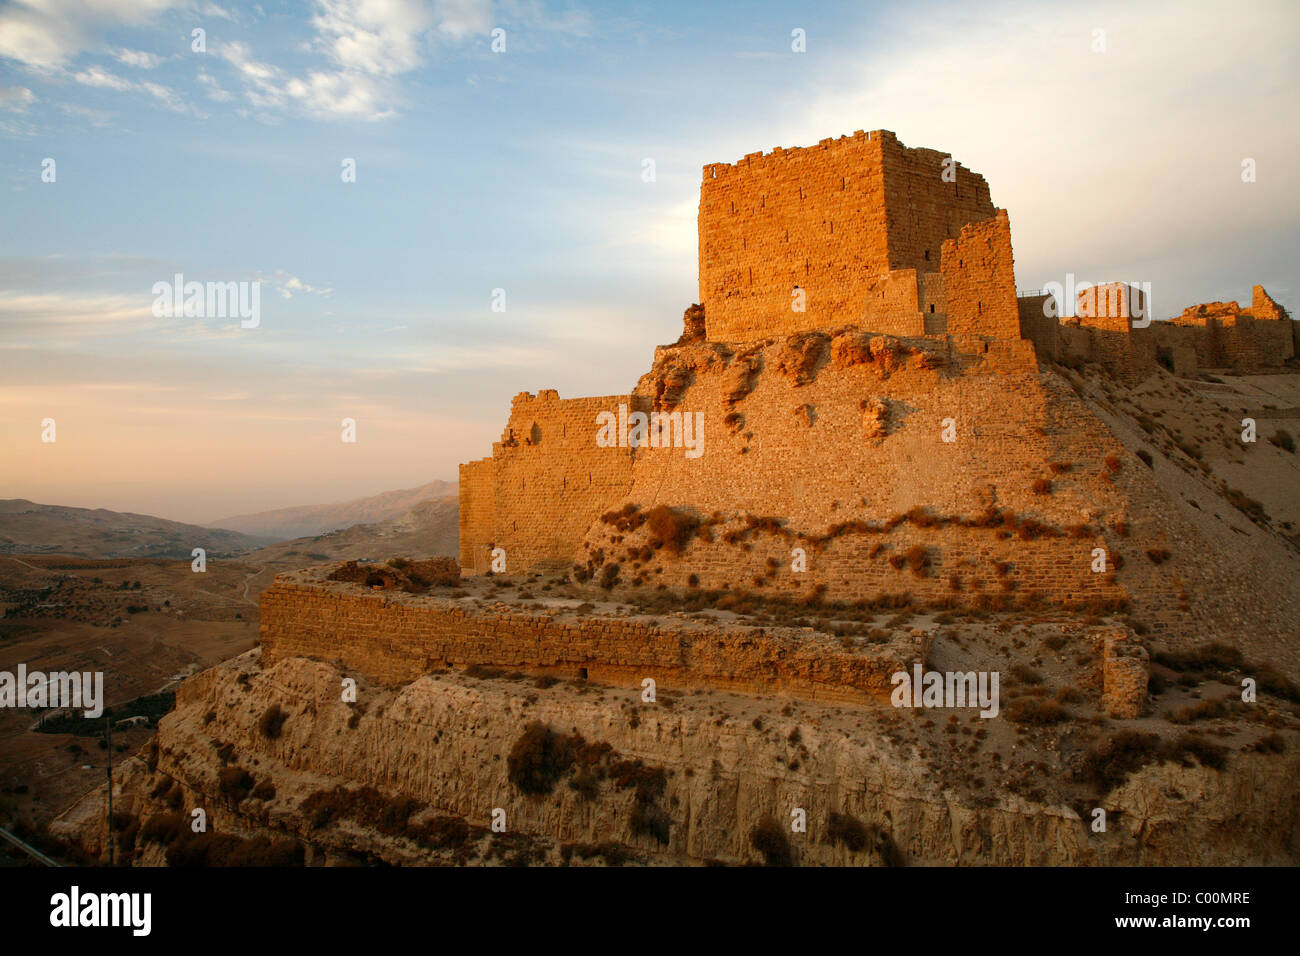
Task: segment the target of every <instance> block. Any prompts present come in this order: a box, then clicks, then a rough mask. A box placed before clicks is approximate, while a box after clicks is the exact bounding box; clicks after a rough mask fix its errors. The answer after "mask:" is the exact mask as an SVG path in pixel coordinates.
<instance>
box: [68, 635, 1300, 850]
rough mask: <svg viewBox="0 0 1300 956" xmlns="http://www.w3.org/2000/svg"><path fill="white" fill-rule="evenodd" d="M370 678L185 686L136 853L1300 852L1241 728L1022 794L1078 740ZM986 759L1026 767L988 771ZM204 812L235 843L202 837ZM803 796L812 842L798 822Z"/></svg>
mask: <svg viewBox="0 0 1300 956" xmlns="http://www.w3.org/2000/svg"><path fill="white" fill-rule="evenodd" d="M470 674H477V675H478V676H470ZM347 676H349V675H345V674H343V673H342V672H340V671H339V670H337V669H336V668H335V667H334V666H332V665H330V664H327V663H322V662H319V661H311V660H307V659H303V658H290V659H286V660H282V661H280V662H279V663H277V664H275V665H274V666H273V667H270V668H268V669H263V668H262V667H261V662H260V651H256V650H255V651H252V652H250V653H248V654H246V655H244V656H242V657H240V658H236V659H234V660H232V661H228V662H226V663H225V664H222V665H220V666H218V667H215V668H212V669H210V670H208V671H205V672H203V673H201V674H199V675H197V676H195V677H193V678H191V679H190V680H188V681H186V682H185V684H184V685H183V686H182V688H181V690H180V693H179V695H178V699H177V705H176V709H175V711H174V712H173V713H171V714H170V715H168V716H167V717H166V718H165V719H164V720H163V721H162V723H161V725H160V729H159V734H158V739H157V742H156V749H152V750H150V751H146V752H145V753H143V754H142V755H141V756H140V757H139V758H137V759H135V760H133V761H131V762H129V763H128V765H127V767H126V768H125V769H124V770H123V772H122V774H121V776H119V778H118V783H117V787H116V794H115V810H116V811H117V813H118V819H117V830H118V833H117V842H118V846H119V858H123V851H124V850H128V851H129V852H127V853H126V854H125V856H127V857H131V858H133V859H134V861H135V862H136V863H137V864H151V863H159V862H164V861H170V862H173V863H175V862H178V861H183V860H186V859H189V860H191V861H192V859H193V856H194V854H195V853H197V854H198V855H199V858H200V859H201V860H202V859H203V854H204V853H208V854H209V855H208V856H207V858H206V860H204V861H205V862H217V859H216V858H215V857H214V856H213V855H211V854H217V850H218V849H219V847H218V848H214V845H213V841H214V840H215V839H217V838H216V837H213V836H211V834H213V833H215V834H218V835H220V839H224V840H226V841H227V842H228V843H229V844H230V845H231V847H234V849H231V847H227V848H226V850H223V851H222V852H224V853H227V855H229V854H230V853H236V851H238V853H244V854H246V855H247V854H249V853H252V851H250V850H249V848H250V847H252V848H254V849H255V850H257V851H258V852H263V853H270V854H272V855H274V853H275V852H277V851H276V849H275V848H277V847H280V848H283V847H285V846H288V845H289V844H287V843H276V842H275V841H280V840H292V841H296V842H297V843H298V844H300V845H302V846H303V847H304V848H305V855H304V857H303V858H304V859H305V862H307V863H310V864H320V863H326V864H340V863H355V862H366V861H384V862H387V863H395V864H411V863H453V862H454V863H471V864H472V863H486V864H492V863H559V862H572V863H575V864H576V863H581V862H592V863H599V862H604V863H617V862H621V861H626V862H640V863H647V864H655V863H700V862H706V861H717V862H723V863H730V864H744V863H751V862H762V861H764V860H766V861H768V862H784V861H789V862H793V863H796V864H799V865H819V864H820V865H887V864H904V865H917V864H928V865H953V864H976V865H979V864H992V865H1025V864H1027V865H1061V864H1064V865H1096V864H1146V865H1168V864H1194V865H1199V864H1219V865H1224V864H1242V863H1266V864H1267V863H1272V864H1281V863H1285V864H1294V863H1295V862H1296V861H1297V859H1298V858H1300V839H1298V838H1297V827H1296V823H1297V794H1296V787H1295V780H1296V779H1297V777H1298V772H1300V751H1298V750H1297V748H1296V746H1295V738H1296V736H1297V735H1296V734H1295V733H1294V732H1290V731H1288V732H1287V733H1286V734H1285V737H1286V740H1285V741H1284V742H1283V741H1281V738H1280V737H1279V735H1277V734H1274V735H1273V737H1274V738H1276V739H1277V741H1278V742H1276V743H1275V744H1274V745H1273V746H1272V747H1271V748H1270V747H1258V746H1252V745H1251V744H1250V740H1251V739H1252V736H1251V735H1247V736H1245V737H1242V738H1240V739H1241V740H1242V744H1241V746H1240V747H1237V748H1234V749H1235V750H1236V751H1237V752H1234V753H1232V754H1231V757H1230V759H1229V760H1228V761H1227V763H1226V765H1225V766H1224V769H1222V770H1216V769H1212V768H1211V767H1209V766H1202V765H1200V762H1199V761H1195V760H1190V759H1185V760H1183V761H1181V762H1178V761H1165V762H1151V763H1148V764H1147V765H1145V766H1143V767H1141V768H1140V769H1138V770H1136V771H1135V772H1133V773H1132V774H1131V775H1130V776H1129V777H1128V779H1127V780H1126V781H1125V782H1123V783H1121V784H1119V785H1118V786H1117V787H1115V788H1114V789H1112V790H1111V791H1110V792H1109V793H1106V794H1100V793H1098V794H1096V795H1095V797H1094V798H1092V799H1089V798H1088V797H1087V796H1086V790H1075V791H1074V792H1073V797H1071V796H1070V795H1068V794H1066V793H1065V792H1064V791H1061V792H1057V791H1051V792H1049V793H1046V794H1044V793H1042V792H1034V791H1033V789H1032V788H1030V789H1029V790H1026V788H1025V787H1024V786H1023V785H1022V784H1017V783H1016V782H1015V781H1016V778H1017V772H1016V770H1017V767H1018V766H1019V765H1020V764H1023V765H1024V766H1027V767H1030V768H1031V769H1032V768H1033V767H1034V766H1035V764H1036V762H1041V763H1042V766H1043V767H1044V768H1045V770H1046V769H1049V768H1050V772H1045V773H1043V774H1042V777H1043V779H1047V778H1049V777H1051V778H1057V779H1064V778H1065V777H1067V776H1068V773H1067V772H1066V770H1067V767H1068V765H1069V764H1070V762H1071V760H1072V759H1074V757H1077V756H1078V755H1077V754H1073V751H1075V750H1077V749H1078V748H1077V745H1078V742H1079V741H1078V740H1077V739H1074V738H1073V737H1072V734H1075V733H1076V732H1075V731H1066V732H1064V733H1060V732H1054V733H1052V734H1047V735H1046V736H1043V735H1040V734H1039V732H1038V731H1032V730H1031V731H1026V730H1025V729H1020V730H1016V729H1014V728H1012V727H1010V726H1009V724H1008V722H1007V721H1005V720H991V721H982V720H981V718H979V717H978V716H977V714H976V713H975V712H974V711H956V712H954V716H953V717H952V719H951V720H950V721H949V723H950V724H951V725H952V726H951V727H940V726H937V725H935V722H934V721H930V720H925V719H923V718H924V717H925V715H923V714H920V713H919V712H909V711H907V710H898V709H894V708H891V707H890V706H889V705H888V704H882V705H880V706H875V707H861V708H843V707H840V708H836V707H833V706H823V705H816V704H807V703H801V702H796V701H789V700H780V699H775V700H774V699H763V698H752V697H745V696H741V695H735V694H727V693H720V692H711V691H696V692H685V693H680V694H679V693H674V692H673V691H672V690H671V689H660V691H659V693H658V695H657V696H658V699H657V701H656V702H653V703H650V702H643V701H642V699H641V692H639V691H636V690H629V689H621V688H611V687H601V686H597V685H594V684H590V683H587V682H581V681H573V682H570V681H564V682H555V681H554V680H553V679H549V678H540V679H528V678H524V677H523V676H522V675H501V674H496V675H494V674H492V673H491V672H486V671H482V670H479V671H473V670H472V671H470V672H468V673H467V672H451V671H449V672H444V673H438V674H430V675H427V676H425V677H421V678H420V679H418V680H416V681H414V682H412V683H409V684H407V685H405V686H402V687H394V688H383V687H379V686H372V685H369V684H367V683H366V682H365V681H364V680H361V679H358V685H357V699H356V702H355V703H348V702H345V701H344V700H343V696H344V692H345V690H346V687H347V685H346V684H345V682H344V680H345V677H347ZM354 679H355V678H354ZM958 714H959V715H960V716H959V717H958V716H956V715H958ZM1275 722H1276V721H1275ZM926 724H929V725H931V726H929V727H927V726H926ZM958 724H962V725H967V726H968V727H973V728H974V730H973V731H971V730H969V729H963V730H960V731H958V730H956V729H955V728H956V727H957V726H958ZM1252 733H1253V732H1252ZM1077 734H1079V735H1082V736H1084V737H1086V734H1087V730H1086V728H1084V729H1080V730H1078V731H1077ZM1278 749H1280V750H1281V751H1282V752H1281V753H1277V752H1275V751H1276V750H1278ZM994 752H996V753H997V754H998V756H996V757H993V756H992V754H993V753H994ZM1004 754H1005V756H1003V755H1004ZM1072 754H1073V756H1072ZM1119 759H1120V758H1119V757H1118V756H1117V757H1116V760H1119ZM977 764H978V765H991V766H992V767H994V768H1001V770H998V769H994V770H993V771H992V772H991V773H990V775H989V778H988V779H982V778H972V777H971V774H970V770H971V768H972V767H975V766H976V765H977ZM1039 782H1042V781H1039ZM336 788H343V789H342V790H339V789H336ZM367 788H370V789H367ZM1072 800H1073V803H1071V801H1072ZM102 801H103V792H102V791H100V792H99V793H98V794H97V795H92V797H91V798H88V799H87V800H85V801H82V803H80V804H78V805H77V806H76V807H74V808H72V809H71V810H70V811H68V812H67V813H65V814H64V816H63V817H62V818H61V819H60V820H59V821H58V822H57V823H56V824H55V826H54V827H53V829H54V831H55V832H56V833H61V834H62V835H64V836H65V837H68V838H71V839H75V840H78V841H79V842H81V843H82V844H83V845H84V846H85V847H86V848H87V849H89V850H90V851H91V852H92V853H103V852H104V851H105V849H106V846H105V844H106V840H105V836H106V830H105V827H104V823H103V819H104V814H103V803H102ZM1090 806H1099V807H1102V808H1105V809H1106V810H1107V815H1108V816H1107V818H1108V826H1107V832H1105V833H1094V832H1091V830H1090V828H1089V826H1087V825H1086V824H1085V822H1084V821H1083V820H1081V819H1080V815H1079V814H1080V812H1082V813H1085V814H1087V816H1088V820H1089V821H1091V818H1092V817H1091V811H1090ZM196 808H201V809H203V810H204V812H205V814H206V818H207V825H208V829H209V831H210V835H209V836H208V837H206V838H203V839H205V840H206V841H207V842H206V843H204V844H203V845H202V846H198V847H197V849H196V846H197V842H196V839H195V838H194V837H193V836H192V835H190V834H189V832H188V831H189V830H190V827H189V825H188V824H189V822H190V821H191V819H192V814H193V811H194V810H195V809H196ZM798 810H802V811H804V814H805V816H806V822H807V825H806V832H798V831H797V830H795V829H792V824H793V823H795V821H796V820H797V819H798V816H799V815H798V814H797V813H796V811H798ZM494 815H495V822H496V823H497V824H498V825H499V826H500V825H503V826H504V832H493V829H492V824H493V822H494ZM182 822H183V823H184V824H185V826H184V827H183V828H182V826H181V824H182ZM259 837H260V838H266V837H270V838H271V841H270V842H268V841H267V840H266V839H261V840H258V839H257V838H259ZM231 838H236V839H231ZM187 841H189V842H188V843H187ZM259 848H260V849H259ZM186 850H188V853H189V856H188V857H187V856H186V855H185V852H182V851H186ZM238 853H236V856H237V855H238ZM218 856H219V854H218ZM222 859H225V858H224V857H223V858H222ZM257 859H258V858H257V857H256V856H255V855H254V860H253V861H257Z"/></svg>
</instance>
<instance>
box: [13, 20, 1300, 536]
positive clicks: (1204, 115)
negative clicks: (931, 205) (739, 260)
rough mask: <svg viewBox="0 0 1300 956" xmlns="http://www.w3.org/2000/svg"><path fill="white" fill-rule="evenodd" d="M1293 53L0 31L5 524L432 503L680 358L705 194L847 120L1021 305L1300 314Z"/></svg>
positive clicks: (22, 27) (1182, 24)
mask: <svg viewBox="0 0 1300 956" xmlns="http://www.w3.org/2000/svg"><path fill="white" fill-rule="evenodd" d="M286 11H288V12H286ZM1298 26H1300V14H1298V13H1297V5H1296V4H1294V3H1231V4H1208V3H1207V4H1186V3H1167V4H1166V3H1158V4H1146V5H1141V4H1138V5H1135V4H1132V3H1129V2H1117V3H1107V4H1087V5H1081V4H1074V3H1071V4H1062V5H1059V6H1054V5H1045V4H1022V3H994V4H978V3H952V4H945V3H918V4H908V5H906V6H905V7H901V8H898V9H888V8H886V9H881V8H877V7H875V6H873V5H868V4H862V3H832V4H817V3H811V4H809V3H761V2H759V3H733V4H719V5H709V4H701V3H689V4H679V3H608V4H605V3H582V2H575V3H563V2H561V3H547V2H541V0H518V2H504V0H499V2H491V0H456V2H450V3H436V2H435V3H429V2H416V0H314V2H306V0H304V2H302V3H296V4H283V5H276V4H269V3H268V4H263V5H257V4H242V3H228V2H223V3H220V4H216V3H208V2H191V0H135V2H125V0H118V2H108V0H30V2H7V3H0V177H2V178H0V216H2V217H3V222H4V227H5V228H4V229H3V230H0V448H3V450H4V456H3V459H0V497H27V498H32V499H35V500H39V501H44V502H49V503H57V504H74V505H83V506H95V507H100V506H102V507H109V508H114V509H119V510H134V511H145V512H150V513H156V514H161V515H163V516H165V517H172V518H177V519H181V520H200V521H202V520H209V519H214V518H218V517H220V516H222V515H226V514H232V513H236V512H240V511H250V510H260V509H265V508H272V507H281V506H287V505H294V504H304V503H310V502H315V501H325V500H335V499H340V498H346V497H356V496H360V495H366V494H372V493H375V492H379V491H382V490H386V489H390V488H395V487H404V486H412V485H416V484H420V483H422V482H424V481H427V480H430V479H432V478H446V479H451V480H454V479H455V477H456V464H457V463H458V462H460V461H464V460H467V459H470V458H477V457H481V456H483V455H486V454H488V453H489V451H490V445H491V442H492V441H493V440H494V439H495V438H497V437H499V434H500V431H501V428H502V427H503V425H504V421H505V417H506V414H507V412H508V409H509V401H510V397H511V396H512V395H513V394H515V393H516V392H518V391H521V390H525V389H527V390H530V391H536V390H537V389H539V388H558V389H559V391H560V393H561V395H563V396H574V395H583V394H613V393H618V392H623V391H627V390H629V389H630V388H631V387H632V386H633V384H634V383H635V381H636V378H637V376H638V375H640V374H641V373H642V372H644V371H645V370H646V369H647V368H648V366H649V363H650V359H651V350H652V348H653V346H654V345H655V344H658V343H662V342H668V341H672V340H673V339H674V338H676V336H677V335H678V333H679V331H680V322H681V312H682V310H683V309H684V308H685V307H686V306H687V305H689V304H690V303H691V302H693V301H695V299H696V298H697V295H698V292H697V284H696V258H695V257H696V243H695V237H696V232H695V213H696V207H697V203H698V185H699V179H700V171H701V167H702V166H703V165H704V164H706V163H710V162H717V161H734V160H736V159H738V158H740V157H741V156H743V155H744V154H745V153H748V152H753V151H755V150H759V149H763V150H770V149H771V148H772V147H774V146H777V145H785V146H795V145H807V144H810V143H813V142H816V141H817V140H818V139H821V138H823V137H826V136H839V135H842V134H846V133H852V132H853V131H854V130H858V129H877V128H885V129H892V130H894V131H895V132H897V133H898V135H899V137H900V139H902V141H903V142H904V143H906V144H907V145H910V146H929V147H933V148H937V149H942V150H945V151H950V152H952V153H953V155H954V156H956V158H957V159H958V160H960V161H961V162H962V163H964V164H965V165H967V166H969V167H970V168H972V169H974V170H976V171H978V172H980V173H982V174H983V175H984V176H985V177H986V178H987V179H988V181H989V183H990V186H991V189H992V194H993V200H994V202H995V203H996V204H998V205H999V206H1002V207H1005V208H1007V209H1008V210H1009V211H1010V215H1011V224H1012V241H1013V244H1014V246H1015V253H1016V273H1017V282H1018V285H1020V286H1021V287H1022V288H1036V287H1039V286H1041V285H1042V284H1043V283H1045V282H1047V281H1051V280H1056V281H1064V276H1065V273H1066V272H1074V273H1075V274H1076V275H1078V276H1079V277H1081V278H1085V279H1089V280H1093V281H1105V280H1129V281H1148V282H1151V283H1152V289H1153V294H1152V298H1153V301H1154V305H1155V312H1156V315H1157V316H1159V317H1164V316H1167V315H1170V314H1173V313H1175V312H1177V311H1180V310H1181V309H1182V308H1183V307H1184V306H1185V305H1190V304H1192V303H1194V302H1200V301H1204V300H1207V299H1230V298H1238V299H1242V300H1245V301H1248V300H1249V294H1250V286H1251V285H1252V284H1253V283H1255V282H1260V283H1262V284H1264V285H1265V286H1266V287H1267V288H1268V289H1269V291H1270V292H1272V293H1273V294H1274V295H1275V297H1277V298H1278V299H1279V300H1280V301H1281V302H1282V303H1283V304H1285V305H1287V306H1288V307H1290V308H1291V309H1292V310H1293V311H1297V312H1300V289H1298V288H1297V284H1296V260H1297V256H1296V253H1297V250H1298V249H1300V198H1298V197H1300V190H1297V188H1296V183H1297V178H1296V177H1297V173H1300V168H1298V167H1300V161H1298V160H1297V157H1298V156H1300V141H1298V140H1300V133H1298V132H1297V131H1298V130H1300V124H1297V122H1296V120H1297V116H1296V105H1295V104H1296V102H1297V93H1298V92H1300V60H1298V59H1297V54H1296V51H1295V47H1294V38H1295V36H1296V35H1297V34H1298V33H1300V31H1298V30H1297V27H1298ZM195 28H202V29H204V30H205V31H206V47H207V49H206V52H204V53H197V52H194V51H193V50H192V49H191V46H192V39H191V32H192V30H193V29H195ZM494 28H502V29H504V30H505V31H506V34H505V38H506V50H505V52H503V53H494V52H492V50H491V47H490V44H491V42H492V41H491V31H492V30H493V29H494ZM795 28H800V29H803V30H805V31H806V35H807V52H805V53H794V52H792V51H791V31H792V30H793V29H795ZM1097 29H1101V30H1104V31H1105V42H1106V49H1105V51H1104V52H1094V50H1093V44H1094V39H1093V38H1094V31H1095V30H1097ZM47 157H49V158H53V159H54V160H55V162H56V164H57V166H56V169H57V181H56V182H54V183H44V182H42V181H41V164H42V160H43V159H45V158H47ZM1245 157H1251V158H1254V159H1255V160H1256V163H1257V169H1258V181H1257V182H1255V183H1253V184H1244V183H1242V182H1241V177H1240V169H1241V165H1240V164H1241V161H1242V159H1243V158H1245ZM344 158H354V159H355V160H356V163H357V171H358V175H357V182H355V183H351V184H345V183H343V182H341V180H340V175H339V174H340V163H341V161H342V160H343V159H344ZM647 158H650V159H653V160H654V161H655V167H656V174H657V175H656V180H655V182H653V183H646V182H643V181H642V176H641V173H642V168H643V166H642V164H643V160H644V159H647ZM176 272H181V273H183V274H184V275H185V276H186V278H187V279H196V280H200V281H205V280H214V281H230V280H254V279H261V280H262V281H263V300H262V318H261V327H260V328H258V329H241V328H239V326H238V323H237V322H230V321H222V320H208V319H204V320H193V319H191V320H183V319H161V320H160V319H157V318H154V316H153V315H152V313H151V311H150V305H151V303H152V298H153V297H152V294H151V291H150V290H151V287H152V285H153V283H154V282H157V281H160V280H163V281H169V280H170V279H171V277H172V275H173V274H174V273H176ZM494 288H504V289H505V290H506V302H507V311H506V312H505V313H504V314H502V313H494V312H492V311H491V310H490V308H489V305H490V301H491V294H492V290H493V289H494ZM45 417H53V418H55V419H56V421H57V423H58V442H57V443H55V445H53V446H51V445H45V444H42V443H41V442H40V440H39V438H40V421H41V419H43V418H45ZM343 417H353V418H356V419H357V421H358V426H359V427H358V431H359V440H358V442H357V444H356V445H344V444H343V443H341V442H340V441H339V421H340V419H341V418H343Z"/></svg>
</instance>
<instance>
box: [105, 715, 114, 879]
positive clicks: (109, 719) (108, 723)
mask: <svg viewBox="0 0 1300 956" xmlns="http://www.w3.org/2000/svg"><path fill="white" fill-rule="evenodd" d="M104 730H105V731H106V732H107V734H108V865H109V866H113V865H114V863H113V850H114V847H113V715H112V713H108V714H105V715H104Z"/></svg>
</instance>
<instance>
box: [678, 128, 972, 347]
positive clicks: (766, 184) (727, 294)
mask: <svg viewBox="0 0 1300 956" xmlns="http://www.w3.org/2000/svg"><path fill="white" fill-rule="evenodd" d="M948 158H949V157H948V156H947V155H946V154H944V153H940V152H937V151H935V150H929V149H908V148H907V147H905V146H903V145H902V144H901V143H899V142H898V140H897V138H896V137H895V136H894V134H893V133H891V132H889V131H887V130H879V131H875V132H872V133H863V132H858V133H855V134H854V135H853V136H851V137H841V138H840V139H838V140H833V139H826V140H822V141H821V143H819V144H818V145H817V146H813V147H807V148H800V149H789V150H787V149H782V148H780V147H778V148H777V149H775V150H773V151H772V152H771V153H769V154H767V155H764V154H762V153H752V154H750V155H748V156H746V157H745V158H744V159H742V160H741V161H740V162H738V163H735V164H726V163H714V164H710V165H709V166H706V167H705V168H704V180H703V184H702V186H701V189H700V215H699V236H700V240H699V242H700V245H699V256H700V301H701V302H702V303H704V306H705V310H706V313H705V314H706V324H707V329H708V337H709V338H710V339H712V340H715V341H750V340H753V339H757V338H762V337H766V336H769V335H784V334H788V333H790V332H794V331H800V330H806V329H815V328H824V327H827V326H830V325H834V324H845V323H849V322H855V323H857V322H862V323H866V324H868V325H871V324H872V321H873V320H874V318H875V317H876V316H877V315H879V316H881V317H882V318H883V319H885V320H886V321H894V319H893V315H894V314H895V313H899V312H920V311H922V305H921V303H920V302H919V301H918V294H917V293H918V289H917V280H916V275H917V274H924V273H927V272H934V271H936V270H937V267H938V262H939V249H940V245H941V244H942V242H943V241H944V240H945V239H947V238H949V237H952V236H956V235H957V234H958V232H959V230H960V229H961V227H962V226H964V225H965V224H966V223H969V222H975V221H979V220H983V219H987V218H989V217H990V216H992V215H993V213H994V207H993V204H992V201H991V199H990V198H989V190H988V184H987V183H985V181H984V178H983V177H982V176H979V175H977V174H975V173H972V172H970V171H969V170H967V169H965V168H964V167H962V166H960V164H952V166H951V169H952V171H953V173H952V175H954V176H955V181H954V182H945V181H944V179H943V173H944V169H945V167H944V160H945V159H948ZM897 270H912V272H911V273H909V275H910V278H909V279H907V280H902V279H899V280H895V281H892V282H891V280H890V278H889V276H888V274H889V273H890V272H892V271H897ZM796 287H798V288H799V289H800V290H802V292H803V294H804V296H805V298H806V309H805V310H804V311H796V310H795V309H793V308H792V293H793V291H794V289H795V288H796ZM928 304H929V303H926V305H928ZM939 311H942V310H939ZM879 330H882V331H883V329H879Z"/></svg>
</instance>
